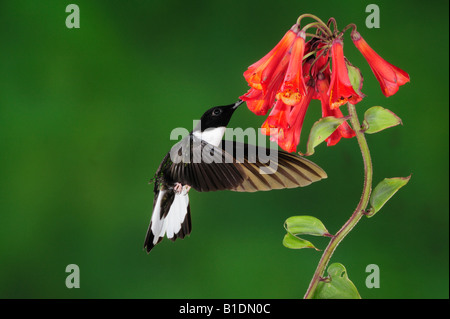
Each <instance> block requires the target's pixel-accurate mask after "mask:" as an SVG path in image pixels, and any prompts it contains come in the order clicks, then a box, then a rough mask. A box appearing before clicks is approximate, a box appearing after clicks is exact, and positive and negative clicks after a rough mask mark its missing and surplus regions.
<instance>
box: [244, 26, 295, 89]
mask: <svg viewBox="0 0 450 319" xmlns="http://www.w3.org/2000/svg"><path fill="white" fill-rule="evenodd" d="M297 32H298V25H297V24H294V25H293V26H292V28H291V29H290V30H289V31H288V32H286V34H285V35H284V36H283V38H282V39H281V40H280V42H278V44H277V45H276V46H275V47H274V48H273V49H272V50H271V51H270V52H269V53H267V54H266V55H265V56H264V57H263V58H261V59H260V60H259V61H257V62H255V63H253V64H252V65H250V66H249V67H248V69H247V70H246V71H245V72H244V78H245V80H246V81H247V83H248V85H249V86H250V87H252V88H254V89H257V90H262V91H263V93H264V94H265V93H266V89H267V86H268V84H269V83H270V82H271V80H272V76H273V75H274V74H275V70H276V68H277V66H278V65H279V64H280V62H281V60H282V59H283V57H284V56H285V55H286V53H287V52H288V51H289V50H290V49H291V47H292V44H293V43H294V41H295V39H296V37H297Z"/></svg>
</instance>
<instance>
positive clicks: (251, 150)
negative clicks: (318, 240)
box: [144, 100, 327, 253]
mask: <svg viewBox="0 0 450 319" xmlns="http://www.w3.org/2000/svg"><path fill="white" fill-rule="evenodd" d="M242 103H243V101H241V100H239V101H237V102H236V103H234V104H231V105H225V106H216V107H213V108H211V109H209V110H207V111H206V112H205V113H204V114H203V116H202V117H201V119H200V122H199V123H198V125H197V126H196V127H195V128H194V130H193V131H192V132H190V134H189V135H188V136H186V137H185V138H183V139H182V140H181V141H179V142H178V143H176V144H175V145H174V146H173V147H172V149H171V151H170V152H169V153H167V154H166V156H165V157H164V159H163V160H162V162H161V164H160V165H159V167H158V170H157V171H156V173H155V176H154V178H153V181H154V183H155V185H154V200H153V214H152V217H151V221H150V225H149V227H148V230H147V236H146V238H145V243H144V249H145V250H146V251H147V253H149V252H150V251H151V250H152V248H153V247H154V246H155V245H156V244H158V243H159V242H161V240H162V239H163V238H164V235H165V236H166V237H167V238H169V239H170V240H172V241H174V240H176V239H177V238H184V237H185V236H186V235H189V234H190V233H191V211H190V205H189V197H188V192H189V190H190V188H191V187H192V188H194V189H195V190H197V191H198V192H210V191H219V190H231V191H238V192H255V191H267V190H272V189H282V188H294V187H301V186H307V185H309V184H311V183H312V182H316V181H319V180H321V179H323V178H326V177H327V174H326V173H325V172H324V171H323V170H322V169H321V168H320V167H319V166H317V165H316V164H314V163H313V162H311V161H309V160H307V159H305V158H302V157H300V156H298V155H296V154H291V153H287V152H284V151H279V150H277V151H276V152H269V149H266V148H265V147H261V146H258V147H256V146H254V145H249V144H245V143H239V142H236V141H225V140H224V141H223V140H222V138H223V136H224V133H225V129H226V127H227V125H228V123H229V121H230V119H231V116H232V115H233V113H234V112H235V111H236V109H237V108H238V106H239V105H241V104H242ZM270 150H272V149H270ZM268 153H270V154H269V155H267V154H268ZM273 153H275V154H273ZM273 163H275V164H276V165H275V166H274V165H272V164H273Z"/></svg>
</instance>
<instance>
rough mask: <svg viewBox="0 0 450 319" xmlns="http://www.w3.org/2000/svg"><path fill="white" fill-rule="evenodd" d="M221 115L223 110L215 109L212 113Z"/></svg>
mask: <svg viewBox="0 0 450 319" xmlns="http://www.w3.org/2000/svg"><path fill="white" fill-rule="evenodd" d="M220 113H222V110H221V109H214V111H213V112H212V114H213V115H216V116H217V115H219V114H220Z"/></svg>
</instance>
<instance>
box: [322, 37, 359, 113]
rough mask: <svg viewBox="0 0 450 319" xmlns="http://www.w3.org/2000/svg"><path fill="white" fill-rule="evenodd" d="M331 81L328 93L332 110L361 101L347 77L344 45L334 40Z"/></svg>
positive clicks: (338, 40)
mask: <svg viewBox="0 0 450 319" xmlns="http://www.w3.org/2000/svg"><path fill="white" fill-rule="evenodd" d="M331 63H332V72H331V81H330V88H329V91H328V92H327V93H328V96H329V99H330V107H331V109H332V110H334V109H337V108H339V107H340V106H341V105H343V104H345V103H347V102H350V103H352V104H356V103H358V102H360V101H361V100H362V98H363V97H362V96H360V95H359V94H358V93H356V91H355V90H354V88H353V86H352V83H351V82H350V78H349V76H348V70H347V65H346V62H345V58H344V44H343V42H342V40H341V39H339V38H337V39H334V40H333V42H332V46H331Z"/></svg>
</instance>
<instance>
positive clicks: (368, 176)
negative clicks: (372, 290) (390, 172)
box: [304, 103, 373, 299]
mask: <svg viewBox="0 0 450 319" xmlns="http://www.w3.org/2000/svg"><path fill="white" fill-rule="evenodd" d="M348 112H349V115H350V123H351V125H352V127H353V130H354V131H355V133H356V139H357V141H358V144H359V148H360V149H361V154H362V158H363V161H364V186H363V191H362V195H361V199H360V201H359V203H358V206H356V209H355V211H354V212H353V214H352V216H351V217H350V219H349V220H348V221H347V222H346V223H345V224H344V226H342V228H341V229H340V230H339V231H338V232H337V233H336V235H335V236H334V237H333V238H332V239H331V240H330V242H329V244H328V246H327V248H326V249H325V251H324V252H323V254H322V257H321V258H320V261H319V264H318V265H317V269H316V271H315V273H314V276H313V278H312V280H311V283H310V284H309V287H308V290H307V291H306V294H305V297H304V298H305V299H311V298H313V297H314V292H315V291H316V288H317V285H318V284H319V282H320V280H322V279H323V274H324V272H325V268H326V267H327V265H328V262H329V261H330V258H331V256H332V255H333V253H334V251H335V250H336V248H337V246H338V245H339V243H340V242H341V241H342V240H343V239H344V238H345V236H347V234H348V233H349V232H350V231H351V230H352V229H353V227H355V225H356V224H357V223H358V221H359V220H360V219H361V217H362V216H363V215H364V212H365V209H366V208H367V205H368V203H369V198H370V193H371V191H372V177H373V168H372V159H371V157H370V151H369V146H368V145H367V141H366V137H365V136H364V132H363V131H362V130H361V124H360V123H359V120H358V115H357V114H356V109H355V106H354V105H353V104H350V103H348Z"/></svg>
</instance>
